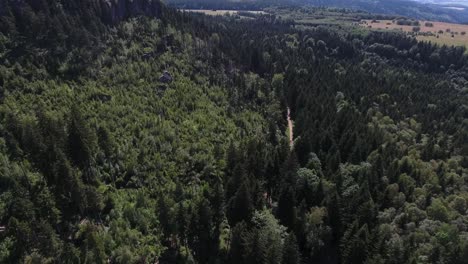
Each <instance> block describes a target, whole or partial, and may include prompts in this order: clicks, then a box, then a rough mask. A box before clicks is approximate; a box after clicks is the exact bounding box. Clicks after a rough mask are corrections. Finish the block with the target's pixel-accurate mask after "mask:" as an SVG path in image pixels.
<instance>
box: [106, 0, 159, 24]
mask: <svg viewBox="0 0 468 264" xmlns="http://www.w3.org/2000/svg"><path fill="white" fill-rule="evenodd" d="M97 1H100V2H101V10H102V14H101V17H102V19H103V21H104V22H105V23H107V24H115V23H117V22H119V21H121V20H123V19H126V18H128V17H133V16H139V15H146V16H156V17H157V16H160V14H161V9H162V4H161V2H160V1H159V0H97Z"/></svg>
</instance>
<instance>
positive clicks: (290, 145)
mask: <svg viewBox="0 0 468 264" xmlns="http://www.w3.org/2000/svg"><path fill="white" fill-rule="evenodd" d="M288 130H289V133H288V134H289V147H290V148H291V149H292V148H293V144H294V134H293V122H292V120H291V109H289V107H288Z"/></svg>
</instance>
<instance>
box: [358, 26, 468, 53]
mask: <svg viewBox="0 0 468 264" xmlns="http://www.w3.org/2000/svg"><path fill="white" fill-rule="evenodd" d="M360 25H361V26H363V27H366V28H368V29H371V30H372V29H375V30H400V31H403V32H408V33H411V34H415V36H416V38H417V39H418V40H422V41H430V42H433V43H437V44H439V45H449V46H451V45H453V46H465V47H468V25H462V24H451V23H445V22H433V21H419V26H414V25H398V24H397V23H396V21H395V20H393V21H392V20H374V21H372V20H362V21H361V23H360ZM428 25H432V26H428ZM415 27H418V28H419V32H414V29H415Z"/></svg>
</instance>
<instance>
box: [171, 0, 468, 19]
mask: <svg viewBox="0 0 468 264" xmlns="http://www.w3.org/2000/svg"><path fill="white" fill-rule="evenodd" d="M166 2H167V3H168V4H169V5H172V6H175V7H177V8H195V9H261V8H265V7H267V6H271V5H312V6H332V7H340V8H352V9H359V10H363V11H367V12H372V13H381V14H391V15H400V16H406V17H412V18H416V19H424V20H435V21H443V22H452V23H468V8H467V6H468V4H467V2H464V1H460V0H458V1H442V2H438V3H437V2H435V1H429V0H419V1H412V0H166ZM463 3H465V5H463Z"/></svg>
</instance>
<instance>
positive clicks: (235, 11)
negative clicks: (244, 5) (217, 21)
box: [180, 9, 265, 16]
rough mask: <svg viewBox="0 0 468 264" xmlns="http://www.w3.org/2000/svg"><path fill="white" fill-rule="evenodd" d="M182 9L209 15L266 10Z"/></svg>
mask: <svg viewBox="0 0 468 264" xmlns="http://www.w3.org/2000/svg"><path fill="white" fill-rule="evenodd" d="M180 11H184V12H195V13H203V14H205V15H209V16H223V15H226V14H230V15H235V14H239V12H247V13H252V14H265V12H264V11H252V10H209V9H181V10H180Z"/></svg>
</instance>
